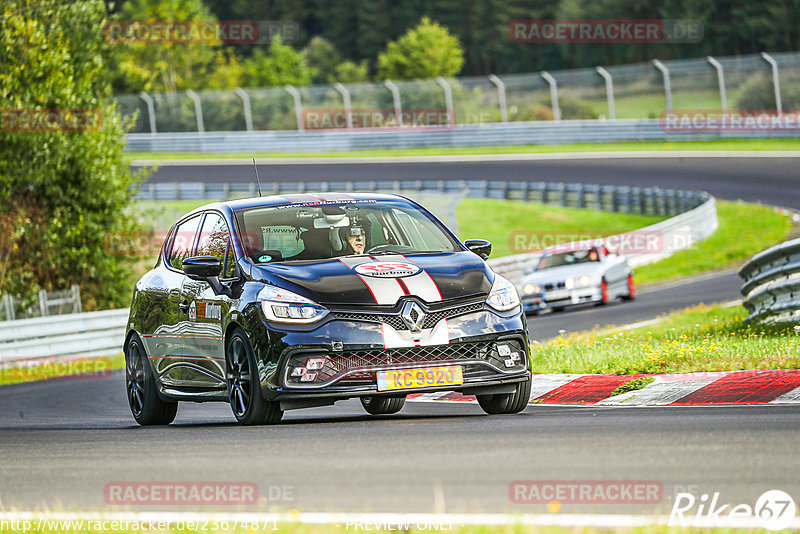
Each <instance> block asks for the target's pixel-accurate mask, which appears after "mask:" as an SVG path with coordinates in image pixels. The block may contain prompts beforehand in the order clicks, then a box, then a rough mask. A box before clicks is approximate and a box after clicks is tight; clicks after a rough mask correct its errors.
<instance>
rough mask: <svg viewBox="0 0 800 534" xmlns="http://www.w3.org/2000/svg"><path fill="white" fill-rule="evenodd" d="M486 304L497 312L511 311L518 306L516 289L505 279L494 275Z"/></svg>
mask: <svg viewBox="0 0 800 534" xmlns="http://www.w3.org/2000/svg"><path fill="white" fill-rule="evenodd" d="M486 303H487V304H488V305H489V306H491V307H492V308H494V309H495V310H497V311H508V310H513V309H514V308H516V307H517V306H519V294H518V293H517V288H516V287H514V284H512V283H511V282H509V281H508V280H507V279H505V278H503V277H502V276H500V275H499V274H496V275H495V276H494V283H493V284H492V290H491V291H490V292H489V297H488V298H487V299H486Z"/></svg>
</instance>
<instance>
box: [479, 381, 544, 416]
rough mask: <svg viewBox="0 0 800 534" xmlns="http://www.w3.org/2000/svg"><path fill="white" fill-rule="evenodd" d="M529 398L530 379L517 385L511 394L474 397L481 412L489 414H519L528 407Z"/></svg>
mask: <svg viewBox="0 0 800 534" xmlns="http://www.w3.org/2000/svg"><path fill="white" fill-rule="evenodd" d="M530 396H531V378H530V377H528V379H527V380H525V381H524V382H519V383H518V384H517V387H516V390H515V391H514V392H513V393H500V394H498V395H476V397H477V398H478V404H480V405H481V408H483V411H484V412H486V413H488V414H490V415H495V414H511V413H519V412H521V411H522V410H524V409H525V407H526V406H527V405H528V401H529V400H530Z"/></svg>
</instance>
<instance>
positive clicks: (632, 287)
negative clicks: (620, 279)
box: [622, 274, 636, 300]
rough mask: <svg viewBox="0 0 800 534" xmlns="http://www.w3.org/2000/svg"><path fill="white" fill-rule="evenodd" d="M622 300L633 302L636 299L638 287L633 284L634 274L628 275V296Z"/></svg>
mask: <svg viewBox="0 0 800 534" xmlns="http://www.w3.org/2000/svg"><path fill="white" fill-rule="evenodd" d="M622 298H623V299H625V300H633V299H635V298H636V285H635V284H634V283H633V274H629V275H628V294H627V295H625V296H624V297H622Z"/></svg>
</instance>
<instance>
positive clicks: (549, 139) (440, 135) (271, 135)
mask: <svg viewBox="0 0 800 534" xmlns="http://www.w3.org/2000/svg"><path fill="white" fill-rule="evenodd" d="M798 135H800V130H785V131H775V130H767V131H762V132H746V133H743V132H741V131H740V132H736V131H718V132H713V133H710V132H703V131H681V132H668V131H665V129H664V128H663V126H662V124H661V121H660V119H616V120H569V121H536V122H509V123H488V124H480V125H458V126H455V127H454V128H449V129H445V128H443V129H441V130H402V131H368V130H365V131H358V130H357V129H353V130H343V131H329V132H314V131H294V130H263V131H253V132H187V133H155V134H152V133H136V134H128V135H127V136H126V138H125V139H126V142H127V146H126V150H128V151H130V152H209V153H213V152H224V153H255V152H332V151H341V150H365V149H388V148H413V147H464V146H489V145H538V144H544V145H555V144H563V143H605V142H617V141H686V140H706V139H726V138H740V137H742V136H745V137H750V138H761V137H770V138H775V137H797V136H798Z"/></svg>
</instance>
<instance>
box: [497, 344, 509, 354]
mask: <svg viewBox="0 0 800 534" xmlns="http://www.w3.org/2000/svg"><path fill="white" fill-rule="evenodd" d="M497 352H498V354H500V356H509V355H511V347H509V346H508V345H497Z"/></svg>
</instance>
